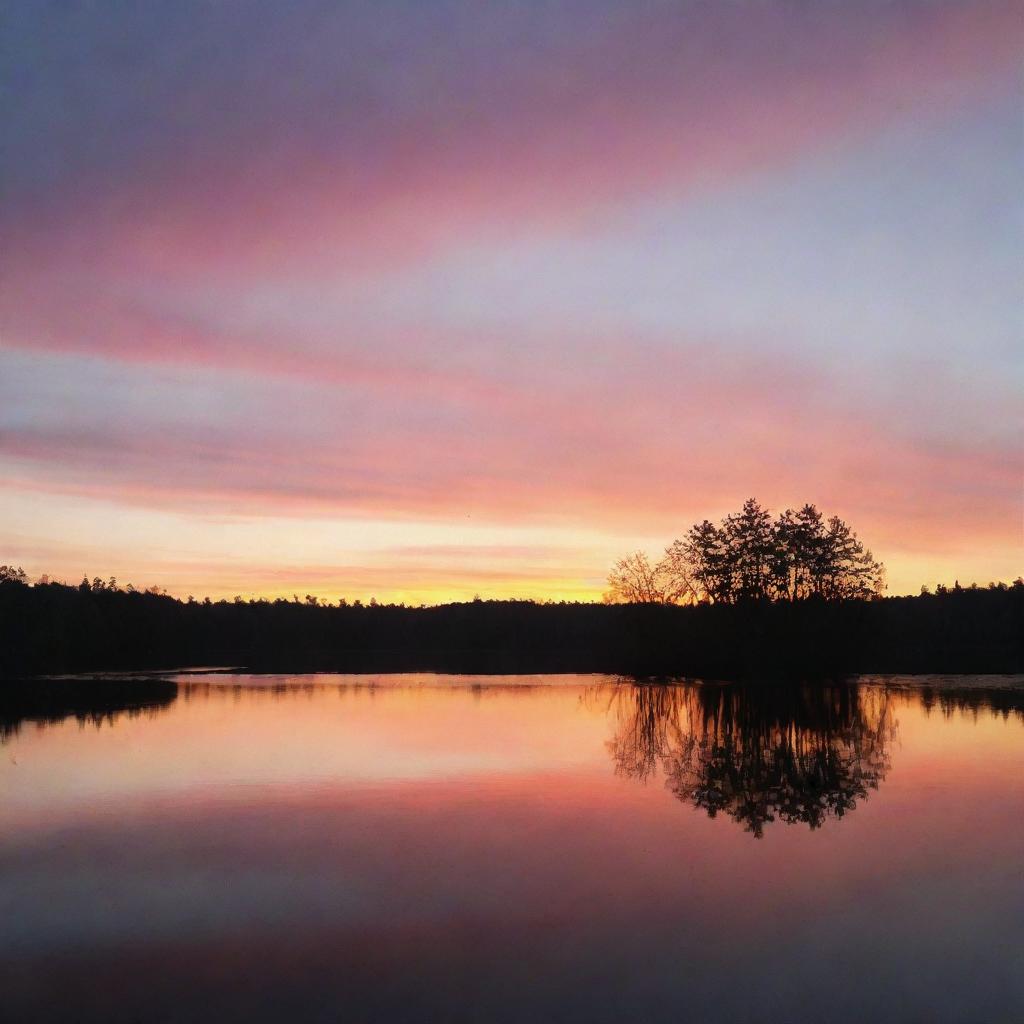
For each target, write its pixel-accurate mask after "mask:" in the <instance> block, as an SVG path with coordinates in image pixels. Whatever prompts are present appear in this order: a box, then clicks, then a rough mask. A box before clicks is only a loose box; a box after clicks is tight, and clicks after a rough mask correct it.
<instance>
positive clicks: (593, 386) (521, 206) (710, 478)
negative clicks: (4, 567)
mask: <svg viewBox="0 0 1024 1024" xmlns="http://www.w3.org/2000/svg"><path fill="white" fill-rule="evenodd" d="M0 26H2V30H0V34H2V44H0V50H2V57H0V80H2V97H3V98H2V118H3V124H2V131H0V136H2V138H3V147H2V154H0V160H2V177H3V181H2V189H0V238H2V243H0V251H2V255H0V259H2V275H0V478H2V481H3V486H2V489H0V562H8V563H13V564H18V565H23V566H24V567H25V569H26V571H28V573H29V574H30V576H32V577H38V576H39V575H40V574H42V573H48V574H50V575H51V577H55V578H58V579H60V578H66V579H68V580H69V581H70V582H77V581H78V579H80V578H81V576H82V574H83V572H84V573H88V574H89V575H90V576H93V575H101V576H104V577H107V576H110V575H115V576H117V577H118V578H119V580H121V581H122V582H128V581H131V582H133V583H134V584H136V585H137V586H150V585H158V586H160V587H164V588H166V589H167V590H168V592H170V593H172V594H176V595H182V596H184V595H187V594H195V595H197V596H202V595H210V596H213V597H218V596H231V595H234V594H242V595H245V596H248V595H268V596H275V595H288V596H290V595H291V594H292V593H293V592H299V593H300V594H305V593H313V594H318V595H322V596H326V597H331V598H336V597H338V596H341V595H346V596H347V597H349V598H355V597H362V598H363V599H366V598H368V597H370V596H371V595H374V596H376V597H377V598H378V599H381V600H392V599H393V600H405V601H411V602H414V603H419V602H421V601H422V602H434V601H441V600H447V599H466V598H470V597H472V596H473V595H474V594H480V595H482V596H484V597H504V596H521V597H536V598H562V597H565V598H576V597H580V598H588V599H589V598H599V597H600V594H601V592H602V590H603V589H604V580H605V576H606V574H607V571H608V568H609V565H610V563H611V562H612V561H613V560H614V559H615V558H616V557H618V556H619V555H621V554H624V553H626V552H628V551H631V550H633V549H636V548H643V549H646V550H648V551H650V552H651V553H652V554H655V553H657V552H659V551H660V549H661V548H663V547H664V546H665V545H666V544H667V543H669V542H670V541H671V540H672V539H673V538H675V537H677V536H681V535H682V534H683V533H684V532H685V530H686V529H687V527H688V526H689V525H690V524H691V523H693V522H694V521H696V520H699V519H703V518H705V517H708V518H718V517H720V516H721V515H723V514H724V513H726V512H728V511H731V510H733V509H734V508H736V507H738V506H739V504H740V503H741V502H742V501H743V499H744V498H746V497H748V496H751V495H755V496H757V497H758V498H760V499H761V501H762V502H763V503H765V504H767V505H768V506H769V507H770V508H772V509H773V510H778V509H782V508H785V507H787V506H793V505H798V504H802V503H804V502H806V501H811V502H815V503H817V504H818V506H819V507H820V508H822V509H823V510H824V511H826V512H829V513H836V514H839V515H841V516H843V517H844V518H845V519H847V520H848V521H849V522H850V523H851V524H852V525H853V527H854V528H855V529H856V530H857V531H858V533H859V534H860V536H861V538H862V539H863V540H864V541H865V542H866V543H867V544H868V546H869V547H871V549H872V550H873V552H874V554H875V555H876V557H878V558H880V559H881V560H882V561H884V562H885V563H886V565H887V568H888V579H889V592H890V593H907V592H916V591H917V590H918V589H919V588H920V586H921V584H922V583H928V584H934V583H935V582H937V581H945V582H948V583H952V581H953V580H954V579H956V578H958V579H959V580H960V581H961V582H962V583H968V582H971V581H978V582H981V583H985V582H988V581H989V580H991V579H1004V580H1009V579H1012V578H1013V577H1015V576H1017V575H1019V574H1020V573H1021V572H1022V571H1024V544H1022V502H1021V484H1022V479H1024V459H1022V445H1021V440H1022V436H1024V435H1022V430H1024V401H1022V395H1024V357H1022V348H1024V347H1022V339H1024V314H1022V310H1024V290H1022V284H1021V280H1022V279H1021V267H1022V259H1021V257H1022V255H1024V245H1022V240H1024V205H1022V200H1021V180H1022V173H1024V136H1022V117H1021V112H1022V104H1021V99H1022V84H1024V82H1022V72H1021V68H1022V62H1021V58H1022V56H1024V5H1022V3H1021V2H1020V0H1011V2H1006V0H992V2H988V0H977V2H968V0H957V2H942V0H928V2H908V0H904V2H898V0H863V2H858V3H840V2H838V0H835V2H833V0H820V2H817V3H814V2H809V0H803V2H797V0H791V2H768V0H764V2H754V0H750V2H734V3H731V2H728V0H723V2H721V3H713V4H712V3H697V2H691V3H687V2H679V0H677V2H674V3H656V2H652V3H639V2H638V3H628V4H626V3H621V2H609V3H604V2H601V0H588V2H551V3H542V2H535V3H504V4H494V5H486V4H479V3H470V2H447V0H439V2H433V3H426V2H423V0H410V2H407V3H387V4H382V3H378V2H371V0H367V2H365V3H347V4H339V3H327V2H313V0H289V2H286V3H283V2H280V0H267V2H262V3H260V2H252V0H250V2H246V3H236V2H231V0H226V2H218V3H206V2H202V3H200V2H187V0H178V2H174V3H166V2H164V3H131V4H128V3H125V4H122V3H114V2H110V3H104V4H86V3H81V4H79V3H70V4H67V5H50V4H43V3H38V2H28V0H10V2H9V3H7V4H5V5H4V10H3V13H2V14H0Z"/></svg>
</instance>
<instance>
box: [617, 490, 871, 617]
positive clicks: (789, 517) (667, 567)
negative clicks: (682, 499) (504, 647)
mask: <svg viewBox="0 0 1024 1024" xmlns="http://www.w3.org/2000/svg"><path fill="white" fill-rule="evenodd" d="M884 588H885V567H884V566H883V565H882V563H881V562H877V561H875V559H874V557H873V556H872V554H871V552H870V551H868V550H867V549H866V548H865V547H864V545H863V544H862V543H861V542H860V540H859V539H858V538H857V534H856V533H854V532H853V530H852V529H851V528H850V527H849V526H848V525H847V524H846V523H845V522H843V520H842V519H840V518H839V517H838V516H831V517H830V518H828V519H826V518H825V517H824V516H823V515H822V513H821V512H819V511H818V509H817V508H816V507H815V506H814V505H804V506H803V507H802V508H800V509H798V510H795V511H794V510H793V509H786V511H785V512H782V513H780V514H779V515H778V516H776V517H775V518H774V519H773V518H772V515H771V513H770V512H769V511H768V510H767V509H765V508H763V507H762V506H761V505H760V504H759V503H758V502H757V500H756V499H754V498H749V499H748V500H747V501H745V502H744V503H743V507H742V508H741V509H740V511H739V512H736V513H733V514H731V515H727V516H726V517H725V518H724V519H723V520H722V521H721V522H720V523H719V524H718V525H715V524H714V523H712V522H710V521H709V520H707V519H705V520H704V521H703V522H701V523H696V524H695V525H693V526H691V527H690V529H689V530H688V531H687V533H686V535H685V537H684V538H683V539H682V540H676V541H673V542H672V544H670V545H669V546H668V547H667V548H666V549H665V554H664V556H663V557H662V558H661V560H660V561H658V562H654V563H652V562H651V560H650V558H649V557H648V556H647V554H646V553H645V552H643V551H636V552H634V553H633V554H631V555H627V556H626V557H625V558H622V559H620V560H619V561H618V562H616V563H615V565H614V566H613V568H612V570H611V572H610V573H609V574H608V591H607V593H606V594H605V600H606V601H608V602H611V603H617V602H623V603H627V604H739V603H741V602H746V601H763V600H769V601H801V600H805V599H807V598H822V599H825V600H829V601H840V600H846V599H849V598H869V597H876V596H879V595H881V593H882V591H883V590H884Z"/></svg>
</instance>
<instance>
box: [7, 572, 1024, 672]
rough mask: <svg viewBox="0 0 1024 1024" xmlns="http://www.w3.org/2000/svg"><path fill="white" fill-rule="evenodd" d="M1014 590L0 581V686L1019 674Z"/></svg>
mask: <svg viewBox="0 0 1024 1024" xmlns="http://www.w3.org/2000/svg"><path fill="white" fill-rule="evenodd" d="M1022 623H1024V581H1021V580H1017V581H1015V582H1014V583H1013V584H1004V583H998V584H992V585H990V586H989V587H985V588H980V587H968V588H963V587H960V586H958V585H954V586H953V587H951V588H943V590H942V591H941V592H939V591H937V592H936V593H934V594H924V595H920V596H917V597H887V598H882V599H875V598H872V599H871V600H864V599H861V598H853V599H847V600H833V601H825V600H797V601H781V600H776V601H737V602H721V603H715V604H711V603H700V604H696V605H692V604H691V605H680V604H665V603H638V604H626V603H615V604H604V603H593V602H589V603H585V602H561V603H548V604H541V603H536V602H533V601H479V600H477V601H469V602H463V603H454V604H447V605H439V606H435V607H425V608H424V607H419V608H415V607H405V606H402V605H392V604H375V603H370V604H365V605H363V604H359V603H358V602H352V603H346V602H344V601H340V602H338V603H337V604H334V603H327V602H324V601H320V600H316V599H314V598H312V597H309V598H299V597H296V598H295V599H294V600H291V601H285V600H275V601H269V600H262V599H259V600H249V601H244V600H242V599H241V598H235V599H234V600H231V601H210V600H208V599H206V600H202V601H196V600H193V599H188V600H184V601H183V600H178V599H176V598H173V597H170V596H168V595H167V594H164V593H161V592H159V591H158V590H157V589H156V588H150V589H149V590H141V589H135V588H132V589H128V588H127V587H121V586H118V585H116V583H115V584H113V585H112V584H111V582H110V581H109V580H108V581H106V582H104V581H102V580H100V581H99V583H97V581H96V580H93V581H91V582H83V584H81V585H79V586H67V585H65V584H61V583H37V584H35V585H30V584H29V583H28V581H27V579H26V577H25V574H24V573H22V572H21V571H20V570H18V569H12V568H11V567H6V568H4V569H0V678H8V679H9V678H12V677H16V676H19V675H32V674H36V673H60V672H98V671H106V670H113V669H117V670H122V671H131V670H140V669H152V668H179V667H184V666H199V665H207V666H209V665H220V666H245V667H247V668H249V669H250V670H252V671H282V672H301V671H320V670H322V671H353V672H355V671H368V672H384V671H431V670H433V671H453V672H615V673H622V674H632V675H657V674H664V675H691V676H702V677H705V678H720V679H732V678H741V677H743V678H748V677H757V678H764V677H766V676H776V677H782V676H800V677H804V678H808V677H812V676H815V677H820V676H830V677H836V676H838V675H842V674H844V673H849V672H1021V671H1024V650H1022V637H1024V630H1022V629H1021V625H1022Z"/></svg>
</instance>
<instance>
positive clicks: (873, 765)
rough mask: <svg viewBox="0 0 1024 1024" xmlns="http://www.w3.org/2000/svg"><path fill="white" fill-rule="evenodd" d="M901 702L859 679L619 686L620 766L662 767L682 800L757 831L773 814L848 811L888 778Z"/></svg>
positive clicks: (820, 818) (817, 819) (780, 817)
mask: <svg viewBox="0 0 1024 1024" xmlns="http://www.w3.org/2000/svg"><path fill="white" fill-rule="evenodd" d="M894 704H895V701H894V698H893V697H892V695H891V694H889V693H887V692H886V691H885V690H883V689H880V688H874V687H857V686H827V687H823V686H778V685H776V686H772V687H770V688H769V687H766V686H756V685H753V686H750V685H748V686H739V685H734V686H717V685H705V686H670V687H666V686H658V685H646V686H643V685H628V684H625V685H619V686H616V687H615V688H614V689H613V691H612V694H611V699H610V701H609V709H610V711H611V712H612V713H613V715H614V717H615V719H616V730H615V736H614V739H613V740H612V741H611V742H610V744H609V748H610V750H611V753H612V757H613V759H614V761H615V768H616V771H618V772H619V773H621V774H622V775H625V776H627V777H630V778H636V779H640V780H641V781H643V780H646V779H648V778H650V777H651V776H652V775H654V774H655V773H656V772H657V771H658V770H659V769H660V771H661V772H662V773H663V774H664V776H665V780H666V785H667V786H668V788H669V789H670V790H671V792H672V793H673V794H674V795H675V796H676V797H678V798H679V799H680V800H682V801H684V802H686V803H691V804H693V806H694V807H697V808H700V809H702V810H704V811H706V812H707V814H708V816H709V817H711V818H714V817H715V816H716V815H718V814H719V813H722V814H725V815H727V816H728V817H729V818H731V819H732V820H733V821H735V822H737V823H739V824H741V825H742V826H743V827H744V828H745V829H746V831H748V832H751V833H753V835H755V836H757V837H759V838H760V837H761V836H762V835H763V834H764V828H765V825H766V824H768V823H769V822H773V821H781V822H785V823H786V824H790V825H791V824H796V823H798V822H803V823H805V824H807V825H809V826H810V827H811V828H817V827H819V826H821V825H822V824H823V823H824V822H825V820H826V819H827V818H829V817H834V818H841V817H842V816H843V815H844V814H845V813H847V812H848V811H852V810H853V809H854V808H855V807H856V806H857V802H858V801H859V800H863V799H864V798H865V797H866V796H867V795H868V793H869V792H870V791H871V790H874V789H877V788H878V784H879V783H880V782H881V781H882V780H883V779H884V778H885V774H886V771H887V770H888V768H889V764H890V758H889V750H888V748H889V745H890V744H891V743H892V741H893V740H894V739H895V738H896V736H897V725H896V712H895V706H894Z"/></svg>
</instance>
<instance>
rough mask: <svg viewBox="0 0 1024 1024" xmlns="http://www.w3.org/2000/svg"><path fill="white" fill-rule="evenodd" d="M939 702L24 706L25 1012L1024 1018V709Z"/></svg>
mask: <svg viewBox="0 0 1024 1024" xmlns="http://www.w3.org/2000/svg"><path fill="white" fill-rule="evenodd" d="M923 682H924V684H925V685H922V681H921V680H906V679H895V678H891V677H890V678H884V679H877V680H871V681H866V682H864V683H862V684H861V685H853V686H832V687H809V686H787V687H781V688H780V687H777V686H776V687H772V688H771V689H769V688H767V687H764V686H761V687H758V686H738V685H731V686H724V685H715V684H703V685H701V684H692V683H691V684H676V685H651V684H635V683H632V682H629V681H624V680H620V679H615V678H611V677H593V676H584V677H571V676H556V677H530V678H523V677H519V678H507V677H492V678H481V677H472V678H469V677H440V676H398V677H330V676H316V677H296V678H278V679H274V678H269V677H227V676H215V675H194V676H181V677H179V687H178V694H177V697H176V698H175V699H172V700H164V699H161V700H160V701H159V702H153V701H150V702H148V703H146V704H145V707H144V711H143V713H142V714H140V713H139V711H140V702H138V701H136V702H134V703H133V702H128V703H127V704H126V705H125V706H124V707H122V708H120V710H119V709H118V707H116V706H114V705H113V704H112V703H111V701H110V700H108V702H107V703H106V705H105V706H104V707H103V708H102V709H101V713H97V714H95V715H90V714H89V713H88V710H87V708H85V707H84V706H83V704H82V702H81V701H76V702H74V706H72V707H69V708H68V709H67V710H68V715H69V717H67V718H65V719H64V720H63V721H62V720H61V714H60V712H59V708H55V707H53V706H52V705H48V706H47V707H45V708H44V709H42V710H40V709H39V708H36V709H35V710H34V712H33V713H32V714H28V713H26V714H24V716H23V717H21V718H19V717H18V715H17V714H15V713H13V712H7V713H5V716H6V717H4V720H3V721H4V742H3V745H2V746H0V754H2V764H0V787H2V793H3V803H2V807H0V827H2V835H0V910H2V918H0V942H2V954H3V958H2V961H0V964H2V966H0V983H2V984H3V991H4V1006H5V1012H7V1013H9V1015H10V1019H12V1020H26V1021H27V1020H32V1021H35V1020H40V1021H45V1020H68V1021H71V1020H74V1021H91V1020H95V1021H121V1020H124V1021H129V1020H132V1021H135V1020H141V1021H179V1020H180V1021H197V1020H200V1021H202V1020H236V1019H238V1020H256V1021H260V1020H279V1019H282V1018H290V1019H295V1020H317V1021H319V1020H323V1021H335V1020H354V1021H363V1020H417V1021H419V1020H440V1019H443V1020H480V1021H504V1020H508V1021H519V1020H531V1021H534V1020H559V1021H561V1020H585V1021H605V1020H608V1021H611V1020H651V1021H660V1020H666V1021H668V1020H673V1021H676V1020H680V1019H684V1020H685V1019H692V1020H699V1021H708V1022H714V1021H738V1020H756V1021H791V1020H812V1021H813V1020H828V1021H861V1020H867V1019H871V1020H897V1021H902V1020H927V1021H936V1022H943V1021H947V1022H954V1021H1009V1020H1017V1019H1022V1011H1024V986H1022V980H1021V976H1022V972H1021V967H1022V964H1021V951H1022V949H1024V879H1022V870H1021V864H1022V862H1024V813H1022V812H1024V711H1022V709H1024V689H1022V688H1021V686H1020V681H1019V680H1017V681H1013V680H1007V679H979V678H972V679H966V678H959V679H947V680H924V681H923ZM1011 684H1015V685H1011ZM740 982H741V983H740Z"/></svg>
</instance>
